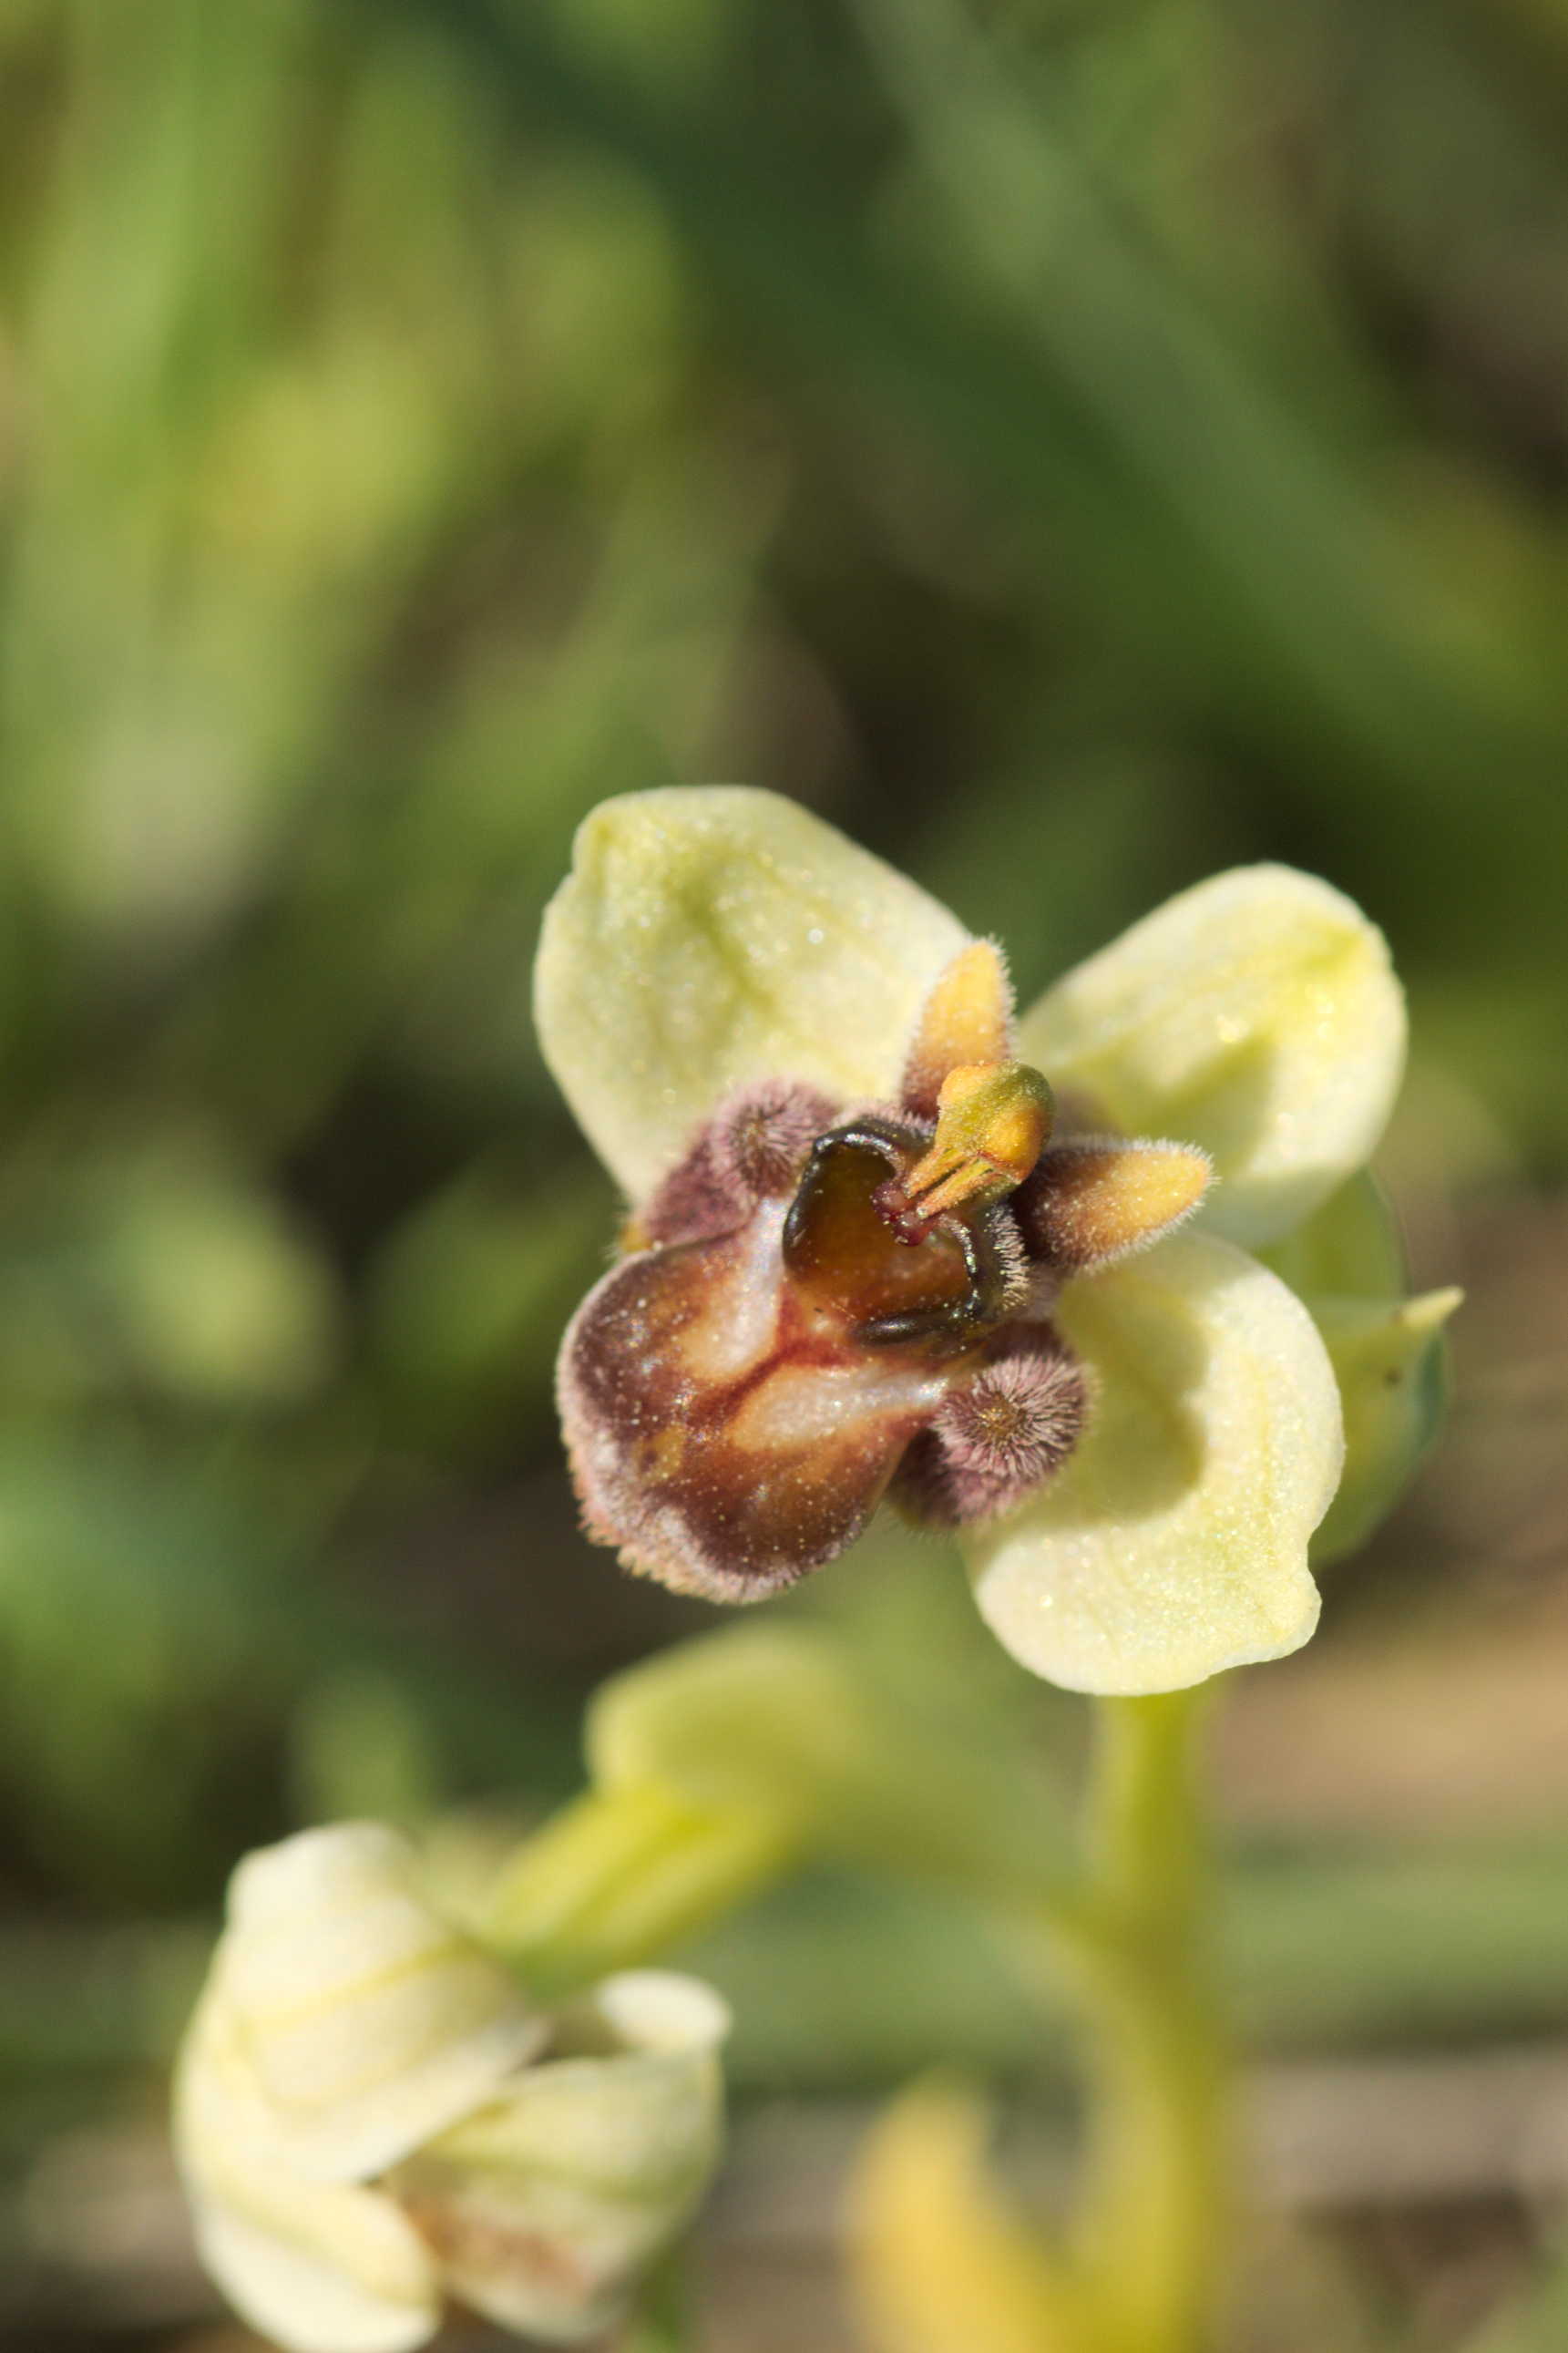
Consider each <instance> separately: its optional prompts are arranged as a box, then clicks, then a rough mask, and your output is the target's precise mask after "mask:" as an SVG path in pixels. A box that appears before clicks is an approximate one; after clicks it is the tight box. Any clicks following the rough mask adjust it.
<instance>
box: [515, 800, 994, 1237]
mask: <svg viewBox="0 0 1568 2353" xmlns="http://www.w3.org/2000/svg"><path fill="white" fill-rule="evenodd" d="M967 940H968V934H967V933H966V932H965V931H964V929H963V925H962V924H961V923H959V922H958V920H957V918H956V917H955V916H953V915H950V914H949V913H948V912H947V910H946V909H945V908H944V907H942V906H939V905H938V903H937V902H936V901H935V900H934V899H930V898H928V897H927V896H926V894H925V892H923V891H921V890H920V889H919V888H918V887H917V886H916V885H915V884H914V883H913V882H910V881H906V880H905V878H904V877H903V876H902V875H901V874H899V873H897V872H895V871H894V870H893V868H891V867H890V866H886V865H884V864H883V863H882V861H881V860H880V859H878V858H873V857H872V856H871V855H870V853H869V852H868V851H867V850H864V849H858V848H857V847H856V846H855V844H854V843H852V842H849V841H847V840H846V839H845V838H844V836H843V835H842V834H841V833H838V832H837V831H836V830H835V828H833V827H832V826H830V825H825V824H824V823H823V821H822V819H821V818H816V817H813V816H811V815H810V814H809V812H808V811H807V810H805V809H803V808H801V807H798V806H797V805H796V804H795V802H794V801H788V800H784V799H782V798H780V797H779V796H778V795H776V794H773V793H765V792H755V791H752V790H750V789H747V788H745V787H742V786H671V787H668V788H667V789H664V790H660V791H658V792H648V793H633V794H628V795H626V796H625V797H623V798H621V799H618V800H612V801H606V802H605V803H604V805H603V806H602V807H599V808H597V809H595V812H594V814H593V815H592V816H591V817H590V818H587V819H586V820H585V822H584V825H583V826H582V827H581V828H580V829H579V831H578V835H577V841H576V848H575V851H574V865H573V871H572V873H571V874H570V876H569V877H568V878H567V880H566V881H565V882H564V883H563V885H562V887H561V889H560V890H559V891H558V892H556V894H555V897H554V899H553V900H552V902H551V904H550V907H549V910H548V912H547V913H546V915H545V919H544V929H543V934H542V939H541V943H540V950H539V961H538V965H537V966H536V970H535V984H534V986H535V1012H536V1018H537V1021H538V1028H539V1037H540V1043H541V1045H542V1049H543V1052H544V1059H545V1060H546V1061H547V1062H548V1063H549V1065H550V1068H551V1070H552V1071H553V1072H554V1074H555V1077H556V1080H557V1082H559V1084H560V1086H561V1090H562V1092H563V1094H564V1095H565V1097H566V1100H567V1102H568V1103H570V1104H571V1106H572V1109H573V1111H574V1113H576V1116H577V1119H578V1121H579V1122H580V1124H581V1125H582V1127H583V1129H584V1132H585V1134H587V1135H588V1137H589V1139H590V1141H591V1142H592V1143H593V1145H595V1149H596V1150H597V1151H598V1153H599V1155H600V1156H601V1158H602V1159H603V1160H604V1161H605V1164H606V1166H608V1167H609V1168H610V1169H611V1171H612V1172H613V1174H614V1175H615V1176H616V1177H618V1178H619V1180H620V1182H621V1184H622V1185H623V1186H625V1187H626V1191H627V1192H628V1194H629V1195H630V1196H631V1197H632V1198H634V1199H637V1198H641V1197H642V1196H643V1195H644V1194H646V1193H647V1192H648V1191H649V1190H650V1189H651V1188H652V1187H653V1186H654V1185H655V1184H657V1183H658V1180H659V1178H660V1177H661V1176H664V1175H665V1173H666V1172H667V1170H668V1169H669V1168H670V1167H671V1166H673V1164H674V1163H675V1161H676V1160H677V1158H678V1157H679V1155H680V1153H681V1151H682V1149H683V1148H684V1147H685V1145H686V1144H687V1142H688V1140H689V1136H690V1134H691V1133H692V1131H693V1129H694V1128H695V1127H696V1126H697V1125H698V1124H699V1123H700V1121H702V1120H703V1119H705V1118H707V1117H708V1116H709V1115H710V1113H711V1111H712V1109H713V1107H714V1105H715V1103H717V1102H718V1100H719V1098H720V1097H721V1096H722V1095H724V1094H726V1093H728V1092H730V1091H731V1089H732V1088H735V1087H737V1086H741V1085H744V1084H746V1083H748V1082H752V1081H754V1080H758V1079H763V1078H767V1079H779V1078H785V1079H799V1080H803V1081H805V1082H807V1083H808V1084H809V1085H812V1086H815V1087H819V1088H821V1089H822V1090H823V1091H824V1092H826V1093H827V1094H829V1095H831V1096H833V1097H834V1098H835V1099H836V1100H837V1101H840V1102H842V1101H846V1100H858V1099H863V1098H867V1097H876V1096H883V1095H888V1094H890V1093H892V1092H894V1091H895V1090H896V1088H897V1085H898V1082H899V1078H900V1067H901V1063H902V1060H903V1056H904V1051H905V1049H906V1047H907V1044H908V1041H909V1038H910V1032H911V1031H912V1029H914V1026H915V1023H916V1021H917V1019H918V1018H919V1017H920V1013H921V1007H922V1005H923V1004H924V1002H925V999H926V997H927V995H928V993H929V991H930V989H931V986H932V984H933V982H934V981H935V979H936V977H937V976H938V974H939V973H940V972H942V969H943V967H944V966H945V965H947V964H949V963H950V962H951V960H952V957H953V956H955V955H957V954H958V952H959V951H960V950H961V949H962V948H963V946H964V945H965V944H966V943H967Z"/></svg>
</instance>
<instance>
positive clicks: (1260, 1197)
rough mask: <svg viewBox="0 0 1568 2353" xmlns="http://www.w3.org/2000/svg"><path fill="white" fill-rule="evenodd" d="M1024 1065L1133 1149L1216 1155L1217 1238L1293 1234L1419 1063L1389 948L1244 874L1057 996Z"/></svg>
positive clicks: (1150, 928)
mask: <svg viewBox="0 0 1568 2353" xmlns="http://www.w3.org/2000/svg"><path fill="white" fill-rule="evenodd" d="M1018 1052H1019V1054H1020V1055H1021V1057H1022V1058H1023V1059H1024V1060H1026V1061H1028V1062H1032V1063H1035V1064H1036V1065H1037V1067H1038V1068H1039V1069H1041V1070H1043V1071H1045V1073H1046V1075H1047V1078H1048V1079H1049V1080H1050V1082H1051V1083H1052V1085H1053V1086H1054V1087H1055V1088H1056V1089H1057V1091H1058V1094H1066V1093H1069V1092H1071V1091H1073V1090H1079V1091H1081V1092H1083V1093H1084V1094H1085V1095H1087V1096H1089V1097H1090V1098H1092V1101H1093V1103H1094V1105H1095V1107H1096V1115H1097V1116H1103V1117H1105V1118H1108V1119H1110V1121H1112V1122H1114V1124H1115V1125H1116V1126H1117V1127H1118V1128H1120V1129H1121V1132H1122V1133H1123V1134H1128V1135H1170V1136H1175V1137H1179V1138H1180V1139H1181V1140H1182V1141H1183V1142H1184V1143H1189V1144H1197V1145H1202V1146H1203V1147H1204V1148H1205V1151H1207V1152H1208V1153H1209V1154H1210V1155H1211V1156H1212V1158H1213V1160H1214V1164H1215V1172H1216V1174H1217V1176H1219V1179H1220V1182H1219V1183H1218V1184H1217V1185H1216V1187H1215V1191H1214V1193H1213V1194H1212V1196H1211V1197H1210V1198H1209V1200H1208V1201H1207V1202H1206V1203H1205V1206H1204V1208H1203V1210H1202V1212H1201V1213H1200V1214H1201V1218H1202V1222H1203V1223H1204V1224H1205V1226H1206V1227H1208V1228H1209V1229H1211V1230H1214V1231H1215V1232H1220V1233H1224V1234H1226V1235H1228V1236H1229V1237H1230V1239H1231V1240H1234V1241H1240V1242H1245V1243H1248V1244H1250V1243H1255V1242H1261V1241H1268V1240H1272V1239H1273V1238H1274V1237H1275V1236H1277V1235H1279V1234H1282V1233H1284V1232H1286V1231H1287V1230H1288V1229H1289V1228H1290V1227H1291V1226H1292V1225H1294V1224H1295V1223H1296V1222H1297V1221H1298V1220H1299V1219H1301V1218H1304V1217H1305V1216H1307V1215H1308V1214H1309V1212H1310V1211H1311V1210H1312V1209H1313V1208H1316V1206H1317V1205H1318V1203H1319V1202H1320V1201H1321V1200H1323V1199H1324V1198H1326V1197H1327V1196H1328V1194H1329V1193H1330V1192H1331V1191H1332V1190H1333V1188H1334V1187H1335V1186H1337V1185H1339V1184H1340V1183H1341V1182H1342V1180H1343V1179H1344V1178H1345V1177H1346V1176H1348V1175H1349V1174H1350V1173H1351V1172H1352V1170H1353V1169H1355V1168H1358V1167H1359V1166H1361V1165H1362V1163H1363V1161H1364V1160H1365V1159H1366V1158H1367V1156H1368V1155H1369V1154H1370V1153H1371V1151H1372V1149H1373V1145H1375V1144H1376V1142H1377V1140H1378V1137H1379V1136H1380V1135H1381V1134H1382V1133H1383V1129H1384V1124H1385V1123H1386V1121H1387V1118H1388V1114H1389V1112H1390V1110H1391V1108H1392V1106H1393V1103H1394V1093H1395V1091H1396V1089H1397V1087H1398V1084H1399V1079H1400V1074H1401V1071H1403V1068H1404V1061H1405V1001H1404V996H1403V992H1402V991H1401V989H1400V987H1399V983H1398V981H1397V980H1396V979H1395V977H1394V973H1393V970H1392V968H1391V966H1390V964H1389V958H1388V950H1387V946H1386V944H1385V943H1384V938H1383V934H1381V933H1380V932H1379V931H1377V930H1376V928H1375V927H1374V926H1373V924H1372V923H1368V921H1367V919H1366V917H1365V916H1364V915H1363V913H1362V912H1361V910H1360V909H1359V908H1358V907H1357V906H1356V905H1355V904H1354V903H1353V902H1352V901H1351V900H1349V899H1347V898H1346V897H1345V896H1344V895H1343V893H1342V892H1339V891H1336V890H1334V889H1333V888H1332V886H1331V884H1329V883H1327V882H1323V881H1319V880H1318V879H1317V878H1316V877H1315V876H1313V875H1310V874H1300V873H1297V872H1296V871H1294V870H1293V869H1292V868H1289V867H1285V866H1250V867H1239V868H1237V869H1235V870H1234V871H1231V872H1230V873H1226V874H1219V875H1215V877H1214V878H1213V880H1212V881H1206V882H1200V883H1199V884H1198V885H1197V887H1196V888H1195V889H1194V890H1191V891H1185V892H1182V893H1181V894H1180V896H1179V897H1177V898H1174V899H1172V900H1170V901H1168V902H1167V903H1166V904H1165V905H1164V906H1163V907H1159V908H1156V910H1155V911H1154V913H1152V915H1148V916H1146V917H1145V918H1144V919H1143V921H1142V923H1135V924H1134V925H1133V926H1132V928H1131V931H1129V932H1126V933H1124V934H1122V936H1121V939H1119V940H1117V941H1115V942H1113V943H1112V944H1111V945H1110V947H1108V948H1105V949H1102V950H1101V951H1100V954H1099V955H1095V956H1091V957H1090V958H1089V962H1088V963H1087V964H1081V965H1079V966H1078V967H1077V968H1076V969H1075V970H1074V971H1072V972H1069V973H1068V975H1067V976H1066V977H1065V978H1064V979H1062V980H1060V981H1058V983H1057V984H1056V986H1055V987H1053V988H1051V989H1049V990H1047V994H1046V995H1045V996H1044V997H1042V998H1041V999H1040V1000H1039V1002H1038V1003H1037V1005H1035V1006H1034V1007H1033V1008H1032V1009H1031V1010H1030V1012H1029V1013H1028V1014H1027V1015H1026V1017H1025V1018H1024V1020H1023V1021H1022V1022H1021V1024H1020V1025H1019V1034H1018Z"/></svg>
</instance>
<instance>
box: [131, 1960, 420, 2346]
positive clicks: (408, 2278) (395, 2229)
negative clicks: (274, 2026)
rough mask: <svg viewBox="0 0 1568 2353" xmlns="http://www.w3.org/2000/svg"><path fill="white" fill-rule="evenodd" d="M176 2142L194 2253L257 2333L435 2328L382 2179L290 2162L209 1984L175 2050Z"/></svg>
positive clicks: (388, 2337)
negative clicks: (316, 2174) (371, 2182)
mask: <svg viewBox="0 0 1568 2353" xmlns="http://www.w3.org/2000/svg"><path fill="white" fill-rule="evenodd" d="M174 2146H175V2151H176V2154H177V2156H178V2158H179V2163H180V2169H181V2172H182V2173H183V2175H184V2180H185V2186H186V2189H187V2190H188V2192H189V2195H190V2200H191V2211H192V2219H193V2221H194V2223H195V2235H196V2244H197V2248H198V2251H199V2253H200V2254H201V2257H202V2260H203V2262H204V2263H205V2265H206V2267H207V2269H208V2270H209V2271H210V2272H211V2273H212V2274H213V2277H214V2278H215V2279H216V2281H217V2282H218V2284H219V2285H220V2286H221V2287H222V2289H223V2291H224V2293H225V2295H226V2296H227V2297H228V2299H229V2301H230V2303H231V2304H233V2306H235V2308H236V2310H237V2311H238V2312H239V2313H240V2314H241V2315H242V2316H243V2317H244V2318H245V2319H247V2321H249V2322H250V2324H251V2326H252V2327H255V2328H257V2329H259V2330H260V2332H261V2334H262V2335H263V2336H264V2337H269V2338H271V2339H272V2340H273V2341H274V2342H275V2343H277V2344H279V2345H281V2346H284V2347H286V2348H289V2353H409V2348H413V2347H415V2346H417V2345H423V2344H424V2343H425V2341H426V2338H427V2337H432V2336H434V2334H435V2332H436V2327H437V2322H438V2320H439V2317H440V2308H441V2291H440V2282H439V2277H438V2274H437V2268H436V2263H435V2261H434V2258H433V2257H432V2255H431V2253H430V2251H429V2249H428V2248H427V2247H426V2244H425V2242H424V2241H423V2240H422V2239H421V2238H420V2236H419V2234H418V2232H416V2230H415V2228H414V2226H413V2224H412V2223H411V2222H410V2221H408V2219H407V2217H406V2216H405V2214H403V2213H402V2212H401V2211H400V2210H399V2209H398V2207H397V2205H396V2204H395V2201H394V2200H392V2199H391V2198H389V2197H388V2196H386V2194H385V2193H384V2191H382V2190H379V2189H372V2188H362V2187H361V2186H359V2185H358V2184H356V2183H349V2182H322V2181H313V2180H310V2179H309V2178H308V2177H306V2176H304V2175H301V2174H300V2173H299V2172H298V2171H296V2170H295V2168H293V2166H292V2165H291V2163H290V2161H289V2155H288V2151H287V2148H286V2147H285V2146H283V2145H281V2144H280V2143H279V2140H278V2137H277V2135H276V2133H275V2132H274V2130H273V2128H272V2125H271V2120H270V2118H269V2116H268V2111H267V2107H266V2104H265V2102H264V2101H263V2100H262V2099H261V2097H260V2095H259V2094H258V2090H257V2086H256V2082H255V2077H254V2075H253V2074H252V2073H251V2071H250V2069H249V2067H248V2065H247V2061H246V2058H245V2055H244V2052H243V2051H242V2050H241V2049H240V2048H239V2046H238V2044H237V2041H236V2038H235V2034H234V2031H233V2023H232V2021H231V2020H230V2019H229V2018H228V2017H227V2015H226V2011H225V2009H224V2006H223V2003H222V2000H221V1995H220V1992H219V1990H218V1989H217V1988H216V1985H215V1986H214V1987H212V1988H209V1990H208V1992H207V1993H206V1995H205V1997H204V1999H203V2001H202V2005H201V2008H200V2010H198V2012H197V2015H196V2018H195V2022H194V2024H193V2026H192V2029H191V2032H190V2035H189V2038H188V2040H187V2042H186V2046H185V2049H184V2052H183V2054H182V2057H181V2063H180V2070H179V2075H178V2079H177V2083H176V2086H175V2105H174Z"/></svg>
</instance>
